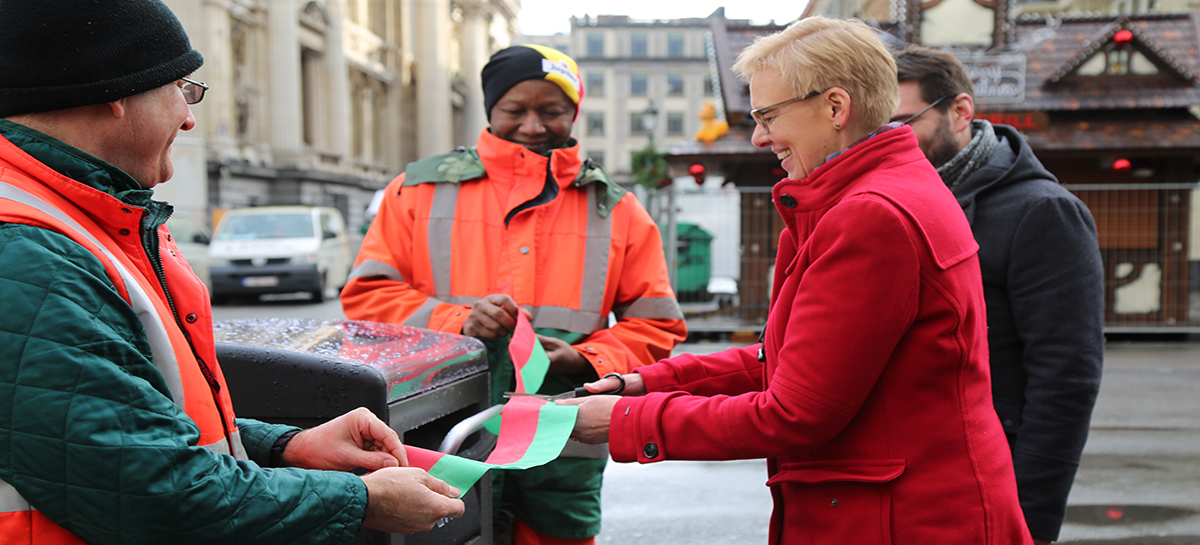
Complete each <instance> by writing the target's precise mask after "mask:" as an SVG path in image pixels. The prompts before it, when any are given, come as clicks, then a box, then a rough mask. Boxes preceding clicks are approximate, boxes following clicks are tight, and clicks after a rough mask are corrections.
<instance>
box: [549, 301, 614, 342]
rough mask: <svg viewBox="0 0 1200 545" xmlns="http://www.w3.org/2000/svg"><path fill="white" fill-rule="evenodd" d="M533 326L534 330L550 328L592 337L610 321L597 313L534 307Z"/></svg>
mask: <svg viewBox="0 0 1200 545" xmlns="http://www.w3.org/2000/svg"><path fill="white" fill-rule="evenodd" d="M531 312H532V313H533V320H531V321H530V322H531V325H533V328H534V329H538V328H543V327H545V328H550V329H561V330H563V331H570V332H572V333H581V334H584V335H591V334H592V333H595V332H597V331H600V330H601V329H604V328H605V327H607V326H608V319H607V317H605V316H601V315H600V314H599V313H596V312H588V311H584V310H574V309H569V308H566V307H553V306H541V307H534V308H533V309H532V310H531Z"/></svg>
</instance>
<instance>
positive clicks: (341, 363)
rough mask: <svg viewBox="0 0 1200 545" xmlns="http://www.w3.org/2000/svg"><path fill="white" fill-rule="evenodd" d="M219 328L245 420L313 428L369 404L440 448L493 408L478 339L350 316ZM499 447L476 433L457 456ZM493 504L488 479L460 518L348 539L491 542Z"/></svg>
mask: <svg viewBox="0 0 1200 545" xmlns="http://www.w3.org/2000/svg"><path fill="white" fill-rule="evenodd" d="M214 331H215V334H216V340H217V359H218V361H219V362H220V364H221V369H222V371H223V372H224V374H225V380H226V382H227V383H228V385H229V393H230V396H231V397H232V398H233V405H234V410H235V411H236V412H237V415H238V417H240V418H254V419H257V420H262V421H264V422H273V423H279V424H291V425H294V426H300V427H303V428H310V427H313V426H316V425H318V424H321V423H322V422H325V421H327V420H331V419H333V418H336V417H338V416H341V415H342V414H344V413H346V412H347V411H349V410H352V409H355V408H358V407H367V408H368V409H370V410H371V411H372V412H373V413H375V414H376V415H377V416H378V417H379V418H380V419H382V420H383V421H384V422H387V423H388V425H389V426H391V427H392V429H394V430H396V432H397V433H398V434H399V435H400V439H401V440H402V441H403V442H404V443H405V444H409V445H413V446H418V447H423V448H427V449H430V450H438V448H439V445H441V443H442V440H443V438H444V437H445V436H446V434H447V433H448V432H449V431H450V430H451V428H453V427H454V425H455V424H457V423H459V422H460V421H462V420H464V419H467V418H468V417H471V416H473V415H476V414H478V413H481V412H484V411H485V410H486V409H488V407H489V403H488V401H489V399H488V373H487V355H486V353H485V350H484V347H483V344H482V343H480V342H479V341H478V340H476V339H473V338H471V337H463V336H461V335H452V334H449V333H442V332H437V331H431V330H427V329H420V328H415V327H407V326H400V325H393V324H380V323H373V322H361V321H350V320H340V321H321V320H281V319H263V320H232V321H225V322H218V323H216V324H215V325H214ZM457 431H459V430H456V432H457ZM493 446H495V436H494V435H491V434H489V433H487V432H486V431H479V432H475V433H473V434H471V435H470V436H469V437H467V438H466V441H465V442H463V444H462V446H461V447H460V448H459V449H458V451H457V452H456V454H457V455H459V456H464V457H468V458H473V459H477V460H483V459H486V458H487V455H488V454H489V453H490V452H491V449H492V447H493ZM491 500H492V492H491V478H490V476H487V475H485V476H484V478H482V479H480V481H479V483H478V484H476V485H475V486H474V487H472V488H471V490H470V491H468V492H467V494H466V495H465V496H464V497H463V501H464V502H465V503H466V508H467V510H466V514H464V515H463V516H462V517H460V518H458V519H454V520H451V521H449V522H448V523H446V524H445V525H443V526H440V527H437V528H434V529H433V530H431V531H429V532H425V533H418V534H413V535H410V536H402V535H391V534H386V533H383V532H378V531H375V530H369V529H364V530H362V531H360V532H359V534H358V536H356V537H355V539H354V541H352V542H351V543H353V544H355V545H368V544H369V545H382V544H390V545H396V544H407V545H424V544H439V545H450V544H471V545H482V544H488V543H491V541H492V539H491V531H492V528H491V522H492V516H491V514H492V501H491Z"/></svg>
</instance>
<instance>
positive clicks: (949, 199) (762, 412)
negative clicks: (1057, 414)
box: [574, 17, 1031, 545]
mask: <svg viewBox="0 0 1200 545" xmlns="http://www.w3.org/2000/svg"><path fill="white" fill-rule="evenodd" d="M734 68H735V70H737V71H738V72H739V73H740V74H741V75H742V76H743V77H745V78H748V79H749V81H750V97H751V104H752V105H753V106H755V108H756V109H755V110H754V111H753V112H751V113H752V114H753V116H754V119H755V121H756V122H757V124H758V125H757V127H756V128H755V131H754V137H753V142H754V144H755V145H757V146H759V147H763V148H765V147H770V148H771V150H772V151H774V152H775V153H776V155H777V156H778V157H779V160H780V164H781V166H782V167H783V168H784V169H785V170H786V171H787V172H788V178H787V179H785V180H782V181H780V182H779V183H777V184H776V185H775V188H774V191H773V192H772V194H773V197H774V202H775V206H776V208H777V209H778V210H779V213H780V215H781V216H782V217H783V221H784V223H785V225H786V229H785V230H784V231H783V234H782V236H781V237H780V243H779V254H778V257H777V260H776V266H775V280H774V284H773V286H774V287H773V293H772V298H771V300H772V308H771V312H770V318H769V320H768V322H767V325H766V326H765V337H764V341H763V344H762V345H754V346H750V347H746V348H735V349H731V350H728V351H726V352H722V353H718V354H713V355H707V356H692V355H683V356H679V357H676V358H672V359H667V360H662V361H660V362H658V363H657V364H655V365H650V366H646V367H642V368H639V369H638V370H637V372H635V373H632V374H629V375H626V376H625V379H626V381H627V383H628V387H627V392H626V396H631V397H616V396H596V397H589V398H582V399H580V400H576V401H574V403H578V404H580V412H579V418H578V420H577V423H576V428H575V437H576V438H577V439H579V440H580V441H583V442H587V443H594V442H602V441H605V440H608V441H610V449H611V453H612V457H613V459H614V460H616V461H618V462H631V461H638V462H641V463H649V462H657V461H660V460H736V459H749V458H767V460H768V464H767V467H768V470H769V473H770V478H769V480H768V481H767V485H768V486H770V488H771V494H772V496H773V497H774V501H775V511H774V514H773V515H772V517H771V531H770V536H771V538H770V542H771V543H784V544H791V543H803V544H806V545H807V544H836V545H847V544H859V543H861V544H896V545H910V544H956V545H957V544H971V545H984V544H991V545H1009V544H1027V543H1031V541H1030V538H1029V535H1028V531H1027V530H1026V528H1025V523H1024V520H1023V518H1022V516H1021V510H1020V506H1019V505H1018V503H1017V489H1016V483H1015V480H1014V477H1013V470H1012V463H1011V461H1010V458H1009V454H1008V447H1007V445H1006V442H1005V438H1004V432H1003V430H1002V429H1001V427H1000V422H999V421H998V420H997V418H996V414H995V411H994V410H993V409H992V400H991V388H990V385H989V378H988V363H987V334H986V325H985V318H986V316H985V312H984V303H983V287H982V283H981V280H980V276H979V262H978V260H977V258H976V250H977V246H976V244H975V240H974V238H973V237H972V235H971V230H970V227H969V226H968V225H967V222H966V219H965V218H964V217H963V214H962V210H961V209H960V208H959V206H958V204H957V203H956V202H955V201H954V198H953V196H951V194H950V191H949V190H948V189H947V188H946V186H945V184H943V183H942V181H941V179H940V178H939V177H938V175H937V173H936V172H935V171H934V169H933V167H932V166H930V164H929V162H928V161H926V160H925V156H924V155H923V154H922V153H921V150H920V149H918V148H917V140H916V138H915V137H914V136H913V134H912V130H911V129H909V128H908V127H906V126H902V125H898V124H890V125H884V123H886V122H887V120H888V118H889V116H890V115H891V112H892V111H894V110H895V107H896V104H897V101H898V89H897V84H896V67H895V64H894V63H893V61H892V58H891V56H890V55H889V54H888V52H887V50H886V49H885V48H884V46H883V44H882V43H881V42H880V41H879V39H878V38H877V37H876V36H875V33H874V31H873V30H871V29H870V28H869V27H867V26H866V25H864V24H862V23H860V22H857V21H853V22H851V21H839V20H830V19H824V18H820V17H813V18H808V19H804V20H801V21H798V22H797V23H795V24H793V25H791V26H790V27H788V28H787V29H786V30H783V31H782V32H780V33H778V34H775V35H772V36H767V37H764V38H761V39H759V40H758V41H756V42H755V43H754V44H753V45H751V46H750V47H749V48H747V49H746V50H745V51H744V52H743V53H742V54H741V56H740V58H739V60H738V63H737V65H736V66H735V67H734ZM615 385H616V379H615V378H610V379H605V380H602V381H598V382H596V383H593V384H592V385H591V386H590V387H591V388H592V389H593V391H601V390H603V389H607V388H611V387H614V386H615ZM642 394H644V395H642Z"/></svg>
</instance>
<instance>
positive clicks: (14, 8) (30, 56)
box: [0, 0, 204, 117]
mask: <svg viewBox="0 0 1200 545" xmlns="http://www.w3.org/2000/svg"><path fill="white" fill-rule="evenodd" d="M203 63H204V59H203V58H202V57H201V56H200V52H198V51H196V50H195V49H192V45H191V43H190V42H189V41H188V37H187V34H186V33H184V31H183V25H181V24H180V23H179V19H177V18H175V14H174V13H171V10H170V9H169V8H167V6H166V5H164V4H163V3H162V2H161V1H160V0H0V74H2V75H0V117H8V116H12V115H18V114H27V113H36V112H48V111H52V110H63V109H67V108H74V107H77V106H88V105H91V104H102V103H105V102H112V101H114V100H120V99H122V98H125V97H130V96H133V95H136V94H139V93H142V92H145V91H149V90H151V89H154V88H157V87H162V86H163V85H166V84H168V83H171V82H172V81H175V80H178V79H179V78H181V77H184V76H187V75H188V74H191V73H192V72H194V71H196V69H197V68H200V65H201V64H203Z"/></svg>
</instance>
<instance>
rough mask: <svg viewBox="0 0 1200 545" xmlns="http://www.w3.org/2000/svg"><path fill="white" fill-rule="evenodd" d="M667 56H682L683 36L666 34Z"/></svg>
mask: <svg viewBox="0 0 1200 545" xmlns="http://www.w3.org/2000/svg"><path fill="white" fill-rule="evenodd" d="M667 56H668V57H682V56H683V34H667Z"/></svg>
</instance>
